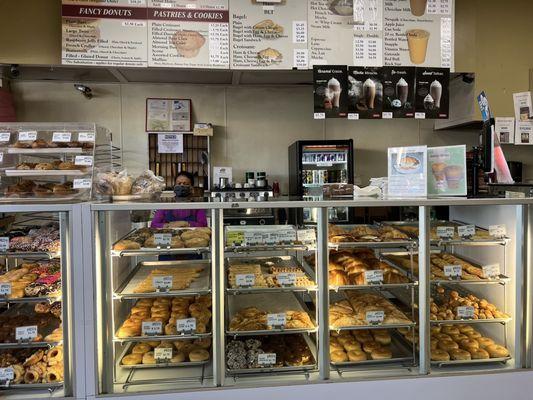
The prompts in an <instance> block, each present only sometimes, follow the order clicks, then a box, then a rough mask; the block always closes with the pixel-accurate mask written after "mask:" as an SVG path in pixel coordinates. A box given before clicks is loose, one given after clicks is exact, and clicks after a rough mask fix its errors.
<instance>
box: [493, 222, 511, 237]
mask: <svg viewBox="0 0 533 400" xmlns="http://www.w3.org/2000/svg"><path fill="white" fill-rule="evenodd" d="M489 235H490V236H494V237H496V238H502V237H504V236H505V235H507V228H506V226H505V225H491V226H489Z"/></svg>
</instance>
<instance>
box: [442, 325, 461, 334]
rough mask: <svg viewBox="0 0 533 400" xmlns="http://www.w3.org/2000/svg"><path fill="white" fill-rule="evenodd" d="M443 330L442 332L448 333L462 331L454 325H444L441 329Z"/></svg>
mask: <svg viewBox="0 0 533 400" xmlns="http://www.w3.org/2000/svg"><path fill="white" fill-rule="evenodd" d="M441 332H442V333H445V334H447V335H450V336H451V335H458V334H459V333H460V332H459V329H458V328H457V327H456V326H453V325H443V326H442V329H441Z"/></svg>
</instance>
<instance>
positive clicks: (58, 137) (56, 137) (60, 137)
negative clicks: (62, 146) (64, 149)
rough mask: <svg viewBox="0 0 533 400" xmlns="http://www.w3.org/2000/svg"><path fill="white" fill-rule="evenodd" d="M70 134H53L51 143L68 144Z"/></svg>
mask: <svg viewBox="0 0 533 400" xmlns="http://www.w3.org/2000/svg"><path fill="white" fill-rule="evenodd" d="M71 137H72V134H71V133H70V132H54V133H53V135H52V142H70V138H71Z"/></svg>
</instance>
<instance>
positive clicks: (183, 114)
mask: <svg viewBox="0 0 533 400" xmlns="http://www.w3.org/2000/svg"><path fill="white" fill-rule="evenodd" d="M191 115H192V103H191V99H168V98H147V99H146V124H145V130H146V132H155V133H159V132H191V131H192V120H191Z"/></svg>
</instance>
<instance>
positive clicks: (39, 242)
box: [0, 223, 61, 259]
mask: <svg viewBox="0 0 533 400" xmlns="http://www.w3.org/2000/svg"><path fill="white" fill-rule="evenodd" d="M60 252H61V239H60V232H59V226H58V225H57V224H56V223H50V224H48V225H43V226H31V227H25V228H20V229H13V230H11V231H9V232H7V233H5V234H3V235H2V236H0V257H7V258H27V259H29V258H31V259H35V258H40V259H43V258H48V259H52V258H56V257H59V255H60Z"/></svg>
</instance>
